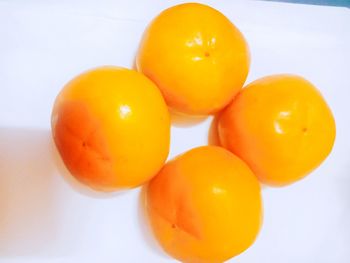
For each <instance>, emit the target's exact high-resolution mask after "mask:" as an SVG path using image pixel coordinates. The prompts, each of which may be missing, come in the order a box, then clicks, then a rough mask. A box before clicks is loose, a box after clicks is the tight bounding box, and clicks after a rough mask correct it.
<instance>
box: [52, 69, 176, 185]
mask: <svg viewBox="0 0 350 263" xmlns="http://www.w3.org/2000/svg"><path fill="white" fill-rule="evenodd" d="M52 133H53V137H54V141H55V143H56V146H57V148H58V150H59V152H60V154H61V157H62V159H63V161H64V163H65V165H66V166H67V168H68V169H69V170H70V172H71V173H72V174H73V175H74V176H75V177H76V178H77V179H78V180H80V181H81V182H83V183H85V184H87V185H89V186H90V187H92V188H95V189H98V190H103V191H111V190H116V189H119V188H130V187H135V186H138V185H140V184H142V183H144V182H146V181H147V180H149V179H150V178H151V177H152V176H154V175H155V174H156V173H157V172H158V171H159V169H160V168H161V167H162V165H163V163H164V162H165V160H166V158H167V155H168V151H169V140H170V117H169V113H168V109H167V106H166V104H165V102H164V100H163V98H162V96H161V93H160V92H159V90H158V88H157V87H156V86H155V85H154V84H153V83H152V82H151V81H150V80H148V79H147V78H146V77H145V76H143V75H142V74H140V73H138V72H136V71H133V70H128V69H124V68H119V67H101V68H97V69H94V70H90V71H87V72H85V73H83V74H81V75H79V76H77V77H76V78H74V79H73V80H72V81H70V82H69V83H68V84H67V85H66V86H65V87H64V88H63V89H62V91H61V92H60V94H59V95H58V96H57V98H56V101H55V104H54V108H53V112H52Z"/></svg>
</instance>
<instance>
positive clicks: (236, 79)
mask: <svg viewBox="0 0 350 263" xmlns="http://www.w3.org/2000/svg"><path fill="white" fill-rule="evenodd" d="M136 64H137V68H138V70H139V71H141V72H143V73H144V74H145V75H146V76H148V77H149V78H150V79H152V80H153V81H154V82H155V83H156V84H157V86H158V87H159V88H160V89H161V91H162V93H163V95H164V97H165V100H166V102H167V104H168V105H169V106H170V107H171V108H172V109H173V110H174V111H176V112H179V113H184V114H189V115H208V114H212V113H215V112H218V111H219V110H221V109H222V108H223V107H224V106H225V105H227V104H228V103H229V102H230V101H231V100H232V98H233V97H234V95H235V94H237V92H238V91H239V90H240V89H241V88H242V86H243V84H244V82H245V79H246V77H247V74H248V70H249V64H250V57H249V49H248V45H247V43H246V41H245V39H244V37H243V35H242V34H241V32H240V31H239V30H238V29H237V28H236V27H235V26H234V25H233V24H232V23H231V22H230V21H229V20H228V19H227V18H226V17H225V16H224V15H223V14H221V13H220V12H219V11H217V10H215V9H213V8H211V7H209V6H206V5H203V4H197V3H187V4H180V5H177V6H173V7H171V8H169V9H166V10H164V11H163V12H162V13H161V14H159V15H158V16H157V17H156V18H155V19H154V20H153V21H152V22H151V24H150V25H149V26H148V28H147V29H146V31H145V33H144V36H143V39H142V42H141V44H140V48H139V52H138V54H137V57H136Z"/></svg>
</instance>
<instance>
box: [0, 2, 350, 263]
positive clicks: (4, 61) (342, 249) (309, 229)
mask: <svg viewBox="0 0 350 263" xmlns="http://www.w3.org/2000/svg"><path fill="white" fill-rule="evenodd" d="M178 2H180V1H161V0H152V1H141V0H140V1H135V0H129V1H117V0H114V1H82V0H81V1H0V91H1V92H0V262H4V263H8V262H13V263H32V262H54V263H58V262H59V263H73V262H74V263H75V262H86V263H90V262H103V263H110V262H111V263H112V262H135V263H136V262H152V263H153V262H154V263H158V262H159V263H162V262H164V263H166V262H174V261H173V260H172V259H170V258H168V257H167V256H166V255H165V254H164V253H163V252H162V251H161V250H160V249H159V248H158V247H157V245H156V243H155V242H154V240H153V239H152V236H151V235H150V233H149V232H148V229H147V225H146V224H145V223H144V220H143V217H142V210H141V209H140V206H139V199H140V189H135V190H132V191H128V192H124V193H119V194H113V195H103V194H98V193H94V192H92V191H90V190H88V189H86V188H84V187H83V186H81V185H80V184H78V183H77V182H75V181H74V180H73V179H72V177H70V175H69V174H68V173H67V171H66V170H65V168H64V167H63V166H62V163H61V161H60V159H59V158H58V156H57V153H56V151H55V148H54V146H53V144H52V141H51V137H50V130H49V123H50V113H51V106H52V103H53V101H54V98H55V96H56V94H57V93H58V91H59V90H60V89H61V87H62V86H63V85H64V84H65V83H66V82H67V81H68V80H69V79H71V78H72V77H73V76H75V75H76V74H78V73H80V72H82V71H84V70H86V69H89V68H92V67H96V66H100V65H107V64H111V65H119V66H126V67H131V66H132V64H133V58H134V55H135V52H136V49H137V45H138V42H139V40H140V37H141V35H142V32H143V30H144V28H145V27H146V25H147V23H148V22H149V21H150V19H151V18H152V17H154V16H155V15H156V14H157V13H159V12H160V11H161V10H162V9H164V8H165V7H168V6H170V5H173V4H175V3H178ZM203 2H205V3H209V4H210V5H212V6H213V7H216V8H217V9H219V10H221V11H222V12H223V13H224V14H226V15H227V16H228V17H229V18H230V19H231V20H232V21H233V22H234V23H235V24H236V25H237V26H238V27H239V28H240V29H241V31H242V32H243V33H244V35H245V36H246V38H247V40H248V42H249V45H250V48H251V55H252V65H251V70H250V73H249V77H248V82H250V81H252V80H254V79H256V78H258V77H261V76H264V75H267V74H273V73H295V74H300V75H303V76H304V77H306V78H307V79H309V80H310V81H311V82H313V83H314V84H315V85H316V86H317V87H318V88H319V89H320V90H321V92H322V93H323V95H324V97H325V98H326V99H327V101H328V103H329V105H330V106H331V108H332V110H333V112H334V115H335V118H336V123H337V139H336V143H335V146H334V149H333V152H332V153H331V155H330V156H329V158H328V159H327V160H326V161H325V162H324V164H323V165H322V166H321V167H320V168H319V169H317V170H316V171H314V172H313V173H312V174H311V175H310V176H309V177H308V178H306V179H304V180H302V181H301V182H299V183H296V184H294V185H292V186H290V187H285V188H280V189H273V188H265V189H264V190H263V197H264V207H265V216H264V225H263V228H262V231H261V233H260V235H259V237H258V239H257V241H256V243H255V244H254V245H253V246H252V247H251V248H250V249H248V250H247V251H246V252H244V253H243V254H242V255H240V256H238V257H236V258H234V259H232V260H231V261H230V262H240V263H247V262H254V263H255V262H258V263H295V262H299V263H304V262H305V263H313V262H317V263H333V262H336V263H347V262H350V139H349V136H350V117H349V114H350V103H349V99H350V66H349V61H350V11H349V9H346V8H336V7H320V6H305V5H293V4H283V3H280V4H277V3H271V2H259V1H214V0H213V1H203ZM209 125H210V119H208V120H206V121H204V122H201V123H199V124H198V125H196V126H191V127H173V128H172V144H171V154H170V157H172V156H174V155H176V154H178V153H180V152H183V151H185V150H187V149H189V148H192V147H194V146H197V145H203V144H206V143H207V135H208V127H209Z"/></svg>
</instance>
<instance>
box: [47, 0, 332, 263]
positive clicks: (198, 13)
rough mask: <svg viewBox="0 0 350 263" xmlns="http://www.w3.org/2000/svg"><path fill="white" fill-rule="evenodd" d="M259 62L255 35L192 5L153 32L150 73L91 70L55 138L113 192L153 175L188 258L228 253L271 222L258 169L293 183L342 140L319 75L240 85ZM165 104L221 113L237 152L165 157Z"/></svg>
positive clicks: (140, 57) (153, 214)
mask: <svg viewBox="0 0 350 263" xmlns="http://www.w3.org/2000/svg"><path fill="white" fill-rule="evenodd" d="M249 61H250V58H249V49H248V45H247V43H246V41H245V40H244V38H243V36H242V34H241V33H240V32H239V30H238V29H237V28H236V27H235V26H234V25H233V24H232V23H231V22H230V21H229V20H228V19H227V18H226V17H225V16H224V15H222V14H221V13H220V12H218V11H217V10H215V9H213V8H211V7H208V6H205V5H201V4H182V5H178V6H174V7H172V8H169V9H166V10H165V11H163V12H162V13H161V14H160V15H159V16H157V17H156V18H155V19H154V20H153V21H152V22H151V24H150V25H149V26H148V28H147V30H146V32H145V33H144V36H143V39H142V42H141V45H140V48H139V51H138V54H137V58H136V62H137V69H138V71H140V72H142V73H143V74H141V73H138V72H136V71H133V70H129V69H124V68H117V67H101V68H98V69H94V70H91V71H88V72H85V73H83V74H81V75H79V76H78V77H76V78H75V79H73V80H72V81H71V82H69V83H68V84H67V85H66V86H65V87H64V88H63V90H62V91H61V92H60V94H59V95H58V97H57V99H56V102H55V105H54V108H53V113H52V132H53V137H54V140H55V143H56V146H57V148H58V150H59V152H60V154H61V156H62V159H63V161H64V163H65V165H66V166H67V168H68V169H69V170H70V172H71V173H72V174H73V175H74V176H75V177H76V178H77V179H78V180H80V181H81V182H83V183H85V184H87V185H89V186H90V187H92V188H94V189H97V190H101V191H114V190H118V189H125V188H132V187H136V186H139V185H141V184H144V183H146V182H148V181H149V180H150V179H152V178H153V179H152V180H151V181H150V182H149V184H148V187H147V195H146V196H147V198H146V199H147V211H148V215H149V219H150V223H151V225H152V228H153V230H154V233H155V235H156V237H157V239H158V240H159V242H160V244H161V245H162V247H163V248H164V249H165V250H166V251H167V252H168V253H169V254H171V255H172V256H173V257H175V258H176V259H179V260H181V261H183V262H222V261H224V260H227V259H229V258H231V257H233V256H235V255H237V254H239V253H241V252H242V251H244V250H245V249H246V248H248V247H249V246H250V245H251V244H252V243H253V241H254V240H255V238H256V236H257V233H258V232H259V229H260V226H261V221H262V202H261V196H260V185H259V182H258V179H259V180H260V181H261V182H263V183H266V184H271V185H285V184H289V183H292V182H294V181H296V180H298V179H300V178H302V177H304V176H305V175H306V174H308V173H309V172H310V171H311V170H313V169H314V168H315V167H317V166H318V165H319V164H320V163H321V162H322V161H323V160H324V159H325V157H326V156H327V155H328V153H329V152H330V150H331V148H332V145H333V141H334V134H335V124H334V119H333V117H332V114H331V112H330V110H329V108H328V106H327V104H326V103H325V101H324V100H323V98H322V96H321V95H320V93H319V92H318V91H317V90H316V89H315V88H314V87H313V86H312V84H311V83H309V82H307V81H306V80H304V79H302V78H300V77H296V76H291V75H276V76H270V77H266V78H263V79H260V80H257V81H255V82H253V83H251V84H250V85H248V86H247V87H246V88H244V89H241V88H242V86H243V84H244V82H245V80H246V77H247V74H248V70H249ZM167 106H169V108H170V109H171V110H173V111H175V112H179V113H181V114H185V115H209V114H216V113H218V112H220V113H219V115H218V117H217V118H218V127H217V128H218V134H219V137H220V143H221V145H222V146H223V147H225V148H227V149H228V150H229V151H228V150H225V149H224V148H221V147H216V146H203V147H199V148H195V149H192V150H190V151H188V152H186V153H184V154H183V155H181V156H179V157H177V158H176V159H174V160H172V161H169V162H168V163H166V164H165V165H164V162H165V161H166V159H167V155H168V151H169V143H170V117H169V113H168V108H167ZM225 107H226V108H225ZM231 152H233V153H234V154H235V155H234V154H232V153H231ZM236 156H238V157H236ZM242 160H243V161H242Z"/></svg>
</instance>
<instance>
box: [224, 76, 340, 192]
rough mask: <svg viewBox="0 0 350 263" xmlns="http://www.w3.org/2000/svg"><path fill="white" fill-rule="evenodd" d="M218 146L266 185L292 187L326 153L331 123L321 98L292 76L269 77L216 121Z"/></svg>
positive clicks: (251, 86)
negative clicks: (240, 161) (235, 157)
mask: <svg viewBox="0 0 350 263" xmlns="http://www.w3.org/2000/svg"><path fill="white" fill-rule="evenodd" d="M218 132H219V137H220V142H221V144H222V145H223V146H224V147H226V148H227V149H229V150H230V151H232V152H233V153H234V154H236V155H237V156H239V157H240V158H241V159H242V160H244V161H245V162H246V163H247V164H248V165H249V166H250V168H251V169H252V170H253V172H254V173H255V175H256V176H257V177H258V178H259V180H260V181H261V182H263V183H265V184H269V185H273V186H282V185H287V184H291V183H293V182H295V181H297V180H299V179H301V178H303V177H305V176H306V175H307V174H309V173H310V172H311V171H312V170H313V169H315V168H316V167H317V166H319V165H320V164H321V163H322V161H323V160H324V159H325V158H326V157H327V155H328V154H329V153H330V151H331V149H332V147H333V143H334V139H335V132H336V131H335V121H334V118H333V116H332V112H331V110H330V109H329V107H328V105H327V103H326V102H325V100H324V99H323V97H322V95H321V94H320V92H319V91H318V90H317V89H316V88H315V87H314V86H313V85H312V84H311V83H310V82H308V81H307V80H305V79H303V78H301V77H298V76H293V75H272V76H268V77H265V78H261V79H258V80H256V81H254V82H252V83H251V84H249V85H248V86H247V87H246V88H244V89H243V90H242V91H241V92H240V93H239V94H238V95H237V97H236V98H235V99H234V100H233V102H232V103H231V104H230V105H229V106H228V107H227V108H226V109H225V111H224V112H223V113H222V114H221V116H220V117H219V123H218Z"/></svg>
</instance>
